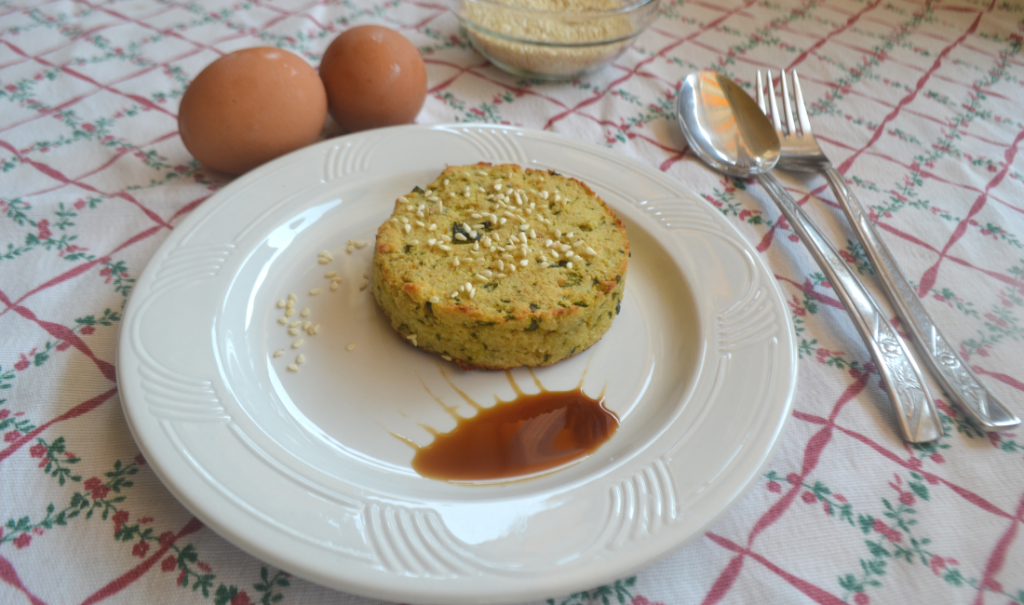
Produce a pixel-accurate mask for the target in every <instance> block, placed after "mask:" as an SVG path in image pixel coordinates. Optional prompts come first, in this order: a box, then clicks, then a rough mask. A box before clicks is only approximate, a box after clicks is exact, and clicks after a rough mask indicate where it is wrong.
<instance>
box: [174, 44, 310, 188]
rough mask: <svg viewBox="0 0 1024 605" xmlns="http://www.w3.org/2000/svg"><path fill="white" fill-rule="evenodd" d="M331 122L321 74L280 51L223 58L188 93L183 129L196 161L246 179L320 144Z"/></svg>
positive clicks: (181, 112) (181, 117) (251, 50)
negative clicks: (263, 166) (259, 169)
mask: <svg viewBox="0 0 1024 605" xmlns="http://www.w3.org/2000/svg"><path fill="white" fill-rule="evenodd" d="M326 118H327V93H326V92H325V91H324V86H323V83H322V82H321V81H320V78H319V76H317V73H316V70H314V69H313V68H312V67H310V66H309V64H308V63H306V61H305V60H303V59H302V57H299V56H298V55H296V54H294V53H291V52H288V51H286V50H281V49H280V48H271V47H259V48H246V49H244V50H238V51H235V52H233V53H231V54H228V55H224V56H223V57H221V58H219V59H217V60H216V61H214V62H213V63H211V64H209V65H208V66H207V67H206V69H204V70H203V71H201V72H199V75H198V76H196V79H195V80H193V81H192V83H191V84H190V85H189V87H188V90H186V91H185V96H183V97H182V99H181V108H180V109H179V111H178V131H179V132H180V133H181V140H182V142H183V143H185V148H186V149H188V150H189V152H190V153H191V154H192V155H193V156H195V158H196V159H197V160H199V161H200V162H202V163H203V164H206V165H207V166H209V167H211V168H214V169H216V170H221V171H223V172H227V173H228V174H242V173H243V172H246V171H248V170H251V169H252V168H255V167H256V166H259V165H260V164H263V163H264V162H267V161H269V160H272V159H274V158H276V157H278V156H280V155H283V154H285V153H288V152H289V151H294V150H296V149H299V148H300V147H304V146H306V145H309V144H310V143H312V142H314V141H316V139H317V137H318V136H319V135H320V131H321V129H322V128H323V125H324V120H325V119H326Z"/></svg>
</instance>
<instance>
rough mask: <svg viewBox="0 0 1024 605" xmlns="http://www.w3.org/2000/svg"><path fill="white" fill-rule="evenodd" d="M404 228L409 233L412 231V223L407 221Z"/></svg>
mask: <svg viewBox="0 0 1024 605" xmlns="http://www.w3.org/2000/svg"><path fill="white" fill-rule="evenodd" d="M402 228H403V229H405V232H406V233H409V232H410V231H412V225H410V224H409V223H406V224H405V225H403V226H402Z"/></svg>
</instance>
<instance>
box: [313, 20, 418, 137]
mask: <svg viewBox="0 0 1024 605" xmlns="http://www.w3.org/2000/svg"><path fill="white" fill-rule="evenodd" d="M320 78H321V79H323V81H324V87H325V88H327V100H328V102H329V103H330V106H331V115H333V116H334V119H335V120H337V121H338V123H339V124H341V127H342V128H344V129H345V130H346V131H348V132H355V131H357V130H366V129H368V128H377V127H380V126H391V125H393V124H408V123H409V122H412V121H413V120H414V119H415V118H416V114H418V113H419V112H420V109H421V108H422V107H423V101H424V100H425V99H426V98H427V68H426V66H425V65H424V64H423V59H422V58H421V57H420V52H419V50H418V49H417V48H416V47H415V46H413V44H412V42H409V40H407V39H406V38H405V37H404V36H402V34H399V33H398V32H396V31H393V30H390V29H388V28H386V27H381V26H379V25H360V26H359V27H353V28H352V29H349V30H346V31H345V32H343V33H342V34H341V35H340V36H338V37H337V38H335V39H334V42H331V45H330V46H328V47H327V52H325V53H324V58H323V60H322V61H321V62H320Z"/></svg>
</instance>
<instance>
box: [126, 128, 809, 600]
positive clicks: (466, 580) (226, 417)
mask: <svg viewBox="0 0 1024 605" xmlns="http://www.w3.org/2000/svg"><path fill="white" fill-rule="evenodd" d="M479 161H489V162H494V163H499V162H513V163H517V164H520V165H523V166H529V167H538V168H551V169H555V170H557V171H559V172H561V173H563V174H566V175H569V176H573V177H577V178H580V179H581V180H583V181H584V182H586V183H587V184H589V185H590V186H591V187H592V188H593V189H594V190H595V191H596V192H597V193H598V194H599V195H600V196H601V197H602V198H603V199H604V200H606V201H607V202H608V203H609V205H611V206H612V207H613V208H614V209H615V211H616V212H617V213H618V214H619V216H621V217H622V219H623V221H624V222H625V223H626V226H627V233H628V235H629V238H630V243H631V247H632V260H631V262H630V266H629V273H628V277H627V281H626V292H625V296H624V301H623V304H622V312H621V314H620V315H619V316H618V317H617V318H616V320H615V323H614V325H613V326H612V328H611V330H610V331H609V332H608V333H607V335H605V337H604V338H603V339H602V340H601V341H600V342H599V343H598V344H596V345H595V346H593V347H592V348H591V349H589V350H587V351H586V352H585V353H583V354H580V355H577V356H576V357H574V358H572V359H569V360H567V361H564V362H562V363H559V364H557V365H555V366H552V367H549V368H544V369H541V370H538V371H536V372H535V374H536V377H537V379H538V380H539V381H540V382H541V383H542V384H543V386H544V387H545V388H547V389H548V390H556V391H557V390H571V389H573V388H575V387H576V386H577V385H579V384H580V382H581V380H582V383H583V389H584V391H586V392H587V393H588V394H591V395H592V396H596V395H598V394H599V393H600V392H601V391H602V390H605V393H606V404H607V406H608V407H609V408H610V409H611V410H612V411H614V412H615V413H616V414H617V415H618V417H619V418H620V421H621V426H620V428H619V429H618V432H617V433H615V435H614V436H613V437H612V438H611V439H610V440H609V441H608V442H607V443H605V444H604V445H603V446H601V447H600V448H599V449H598V450H597V451H596V452H595V453H593V454H592V455H590V456H589V457H587V458H584V459H582V460H579V461H577V462H576V463H574V464H570V465H567V466H566V467H564V468H561V469H559V470H556V471H554V472H549V473H547V474H542V475H540V476H537V477H532V478H530V479H526V480H519V481H511V482H491V483H486V484H479V485H465V484H452V483H446V482H442V481H436V480H429V479H424V478H422V477H420V476H419V475H417V474H416V473H415V472H414V471H413V470H412V468H411V466H410V461H411V459H412V457H413V454H414V451H413V449H412V448H410V447H409V446H408V445H407V444H405V443H403V442H402V441H400V440H399V439H397V438H396V437H395V436H394V435H393V434H392V433H394V434H400V435H404V436H406V437H408V438H410V439H412V440H413V441H415V442H417V443H420V444H426V443H428V442H429V441H430V440H431V438H432V437H431V435H430V433H429V432H428V431H427V429H425V428H424V426H427V427H432V428H434V429H436V430H438V431H441V432H444V431H447V430H450V429H451V428H452V427H453V426H454V424H455V423H454V420H453V419H452V418H451V417H450V416H449V415H448V414H447V413H445V411H444V409H443V408H442V406H441V405H439V402H438V400H440V401H442V402H444V403H445V404H447V405H457V406H459V412H460V413H462V414H463V415H466V416H469V415H472V413H473V411H472V408H471V406H470V405H469V404H467V403H466V402H465V401H464V400H463V399H462V398H461V396H460V395H459V394H458V392H456V390H455V388H458V389H459V390H461V391H463V392H465V393H466V394H467V396H469V397H470V398H472V399H474V400H476V401H478V402H481V403H484V404H485V405H489V404H490V403H491V402H493V401H494V398H495V396H497V397H501V398H502V399H505V400H508V399H512V398H513V397H514V394H513V390H512V386H511V385H510V384H509V379H508V378H507V377H506V375H505V374H504V373H501V372H461V371H459V370H458V369H456V368H455V367H454V366H453V365H451V364H447V363H444V362H442V361H440V360H439V359H438V358H437V357H434V356H431V355H427V354H425V353H422V352H420V351H419V350H417V349H414V348H413V347H411V346H409V345H408V344H406V343H405V342H403V341H402V339H401V338H400V337H399V336H398V335H397V334H396V333H394V332H393V330H392V329H391V327H390V325H389V324H388V322H387V320H386V318H385V317H384V316H383V314H382V313H381V312H380V311H379V310H378V309H377V306H376V304H375V303H374V301H373V297H372V295H371V293H370V290H369V289H361V288H360V286H361V285H362V284H363V283H364V282H365V281H366V280H365V279H364V278H363V274H364V273H368V272H369V269H370V259H371V255H372V251H373V246H372V245H369V246H366V247H364V248H361V249H358V250H355V251H354V252H352V253H348V252H347V251H346V248H347V245H348V242H349V240H360V241H367V242H372V240H373V237H374V234H375V233H376V229H377V226H378V225H379V224H380V223H381V222H382V221H383V220H384V219H385V218H386V217H387V216H388V215H389V214H390V212H391V209H392V207H393V201H394V200H395V199H396V198H397V197H398V196H400V195H402V194H404V193H407V192H408V191H409V190H411V189H412V187H414V186H415V185H424V184H426V183H429V182H430V181H432V180H433V179H434V177H435V176H436V175H437V174H438V173H439V172H440V171H441V170H442V169H443V168H444V167H445V165H447V164H468V163H475V162H479ZM325 249H326V250H329V251H330V252H331V253H332V254H333V257H334V259H335V260H334V261H333V262H332V263H330V264H328V265H321V264H318V263H317V254H318V253H319V252H320V251H321V250H325ZM329 270H334V271H338V273H339V276H340V277H342V278H343V279H344V282H343V283H342V285H341V287H340V288H339V289H338V290H337V291H335V292H331V291H330V290H329V288H328V285H329V282H328V280H327V279H325V278H324V273H325V272H326V271H329ZM314 287H321V288H323V292H322V293H320V294H319V295H316V296H310V295H309V294H308V292H309V291H310V289H312V288H314ZM290 292H294V293H296V294H297V295H298V307H297V308H299V309H302V308H304V307H309V309H310V311H311V315H310V319H311V320H313V321H314V322H316V323H319V324H320V325H321V332H320V334H318V335H316V336H312V337H306V344H304V345H303V346H302V347H301V348H300V349H299V350H298V352H302V353H304V355H305V356H306V358H307V361H306V362H305V363H304V364H303V365H302V366H301V371H300V372H298V373H292V372H288V371H286V369H285V368H286V366H287V364H288V363H291V362H292V361H293V360H294V358H295V353H296V352H297V351H293V350H292V349H290V348H289V344H290V343H291V342H292V341H293V340H295V337H293V336H289V335H288V334H287V331H286V328H285V327H283V326H281V325H279V324H278V323H277V322H276V319H277V318H278V317H279V316H280V315H281V310H280V309H278V308H277V307H276V303H277V301H278V300H279V299H282V298H284V297H286V296H287V294H288V293H290ZM296 317H298V316H296ZM351 343H355V344H356V347H355V349H354V350H351V351H349V350H347V345H349V344H351ZM119 344H120V346H119V349H118V360H117V363H118V381H119V385H120V389H121V397H122V401H123V404H124V411H125V415H126V416H127V419H128V423H129V425H130V426H131V429H132V431H133V432H134V435H135V438H136V440H137V441H138V443H139V446H140V448H141V449H142V451H143V453H144V455H145V456H146V458H147V459H148V460H149V462H150V464H151V465H152V467H153V469H154V470H155V471H156V473H157V474H158V475H159V477H160V478H161V479H162V480H163V482H164V483H165V484H166V485H167V487H168V489H170V490H171V492H172V493H173V494H174V495H175V497H177V498H178V499H179V500H180V501H181V502H182V503H183V504H184V505H185V506H187V507H188V508H189V509H190V510H191V511H192V512H193V513H194V514H195V515H196V516H197V517H199V518H200V519H201V520H202V521H203V522H204V523H206V524H207V525H208V526H209V527H211V528H212V529H214V530H215V531H217V532H218V533H219V534H221V535H222V536H224V537H225V538H226V539H228V540H230V541H231V542H233V543H235V544H236V545H238V546H239V547H241V548H242V549H244V550H246V551H248V552H250V553H252V554H253V555H255V556H256V557H259V558H260V559H263V560H265V561H268V562H270V563H272V564H274V565H277V566H279V567H281V568H283V569H285V570H287V571H289V572H291V573H294V574H296V575H298V576H301V577H304V578H307V579H309V580H312V581H314V582H317V583H320V584H323V585H326V586H330V587H333V588H337V589H339V590H344V591H348V592H353V593H358V594H363V595H367V596H372V597H377V598H382V599H387V600H394V601H403V602H415V603H446V604H457V603H507V602H520V601H525V600H530V599H537V598H544V597H549V596H554V595H559V594H566V593H569V592H574V591H578V590H581V589H585V588H589V587H593V586H597V585H600V584H604V583H608V582H610V581H613V580H615V579H616V578H620V577H622V576H624V575H626V574H628V573H630V572H632V571H633V570H636V569H637V568H640V567H642V566H644V565H645V564H647V563H649V562H651V561H652V559H655V558H657V557H659V556H661V555H663V554H666V553H667V552H669V551H671V550H673V549H676V548H678V547H679V546H681V545H682V544H684V543H685V542H686V541H688V540H690V539H693V538H695V537H697V536H699V535H700V534H701V533H702V532H703V531H704V530H706V529H707V528H708V527H709V526H710V525H711V524H712V523H713V522H714V521H715V520H716V519H717V518H718V517H720V516H721V515H722V514H724V512H725V511H726V509H727V508H728V507H729V505H730V504H732V503H733V502H735V501H736V499H737V498H738V497H739V496H740V495H741V494H742V493H743V492H744V490H745V489H746V488H747V487H748V486H749V485H750V484H751V483H752V482H753V481H755V480H756V479H757V477H758V475H759V474H760V473H761V472H762V470H763V468H764V467H765V465H766V464H767V462H768V460H769V458H770V456H771V454H772V451H773V448H774V446H775V444H776V443H777V441H778V438H779V435H780V432H781V431H782V428H783V426H784V424H785V422H786V419H787V418H788V416H789V410H790V403H791V399H792V394H793V388H794V385H795V381H796V354H795V347H794V339H793V330H792V326H791V324H790V319H789V315H788V313H787V312H786V309H785V304H784V302H783V298H782V296H781V293H780V292H779V290H778V288H777V286H776V283H775V280H774V279H773V278H772V276H771V274H770V273H769V272H768V270H767V269H766V267H765V266H764V265H763V263H762V262H761V260H760V258H759V257H758V256H757V254H756V253H755V252H754V250H753V249H752V248H751V247H750V245H749V244H747V243H746V242H745V241H744V240H743V239H742V238H741V236H740V235H739V234H738V233H737V232H736V231H735V230H734V229H733V227H732V226H731V225H729V223H728V222H726V221H725V219H724V218H722V217H721V216H720V215H719V214H718V213H717V212H716V211H715V210H714V209H712V208H711V207H710V206H708V205H707V204H706V203H704V202H702V201H701V200H699V199H698V198H697V197H696V196H694V195H693V194H691V193H689V192H688V191H687V190H686V189H685V188H684V187H682V186H681V185H680V184H679V183H677V182H675V181H673V180H672V179H670V178H668V177H666V176H664V175H663V174H661V173H660V172H658V171H657V170H654V169H652V168H650V167H648V166H645V165H642V164H639V163H637V162H635V161H632V160H629V159H626V158H623V157H620V156H618V155H616V154H615V153H613V152H611V151H609V150H606V149H603V148H599V147H596V146H591V145H589V144H582V143H579V142H576V141H571V140H568V139H565V138H562V137H559V136H555V135H551V134H546V133H538V132H531V131H525V130H519V129H515V128H506V127H494V126H471V125H449V126H407V127H396V128H389V129H384V130H376V131H370V132H365V133H360V134H356V135H350V136H345V137H341V138H337V139H332V140H329V141H324V142H323V143H320V144H317V145H314V146H312V147H309V148H306V149H303V150H300V151H297V152H295V153H293V154H290V155H288V156H286V157H283V158H281V159H278V160H276V161H274V162H272V163H270V164H267V165H265V166H263V167H261V168H259V169H257V170H254V171H253V172H251V173H249V174H247V175H245V176H244V177H242V178H240V179H238V180H236V181H235V182H233V183H231V184H230V185H229V186H227V187H225V188H224V190H222V191H220V192H219V193H217V194H216V195H215V196H213V197H212V198H211V199H209V200H208V201H206V202H205V203H204V204H203V205H202V206H200V207H199V208H198V209H197V210H195V211H194V212H193V213H192V214H191V216H189V217H188V218H187V219H186V220H185V221H184V222H183V223H182V224H181V226H179V227H178V228H177V229H175V230H174V233H172V234H171V235H170V237H168V238H167V241H166V242H164V244H163V245H162V246H161V247H160V249H159V250H158V251H157V253H156V254H155V256H154V257H153V259H152V261H151V262H150V264H149V266H148V267H147V268H146V271H145V272H144V273H143V275H142V276H141V277H140V279H139V281H138V284H137V286H136V288H135V293H134V295H133V296H132V298H131V301H130V302H129V304H128V308H127V311H126V315H125V321H124V324H123V326H122V329H121V334H120V343H119ZM281 348H284V349H286V350H287V353H286V354H285V355H284V356H282V357H280V358H274V357H273V353H274V352H275V351H276V350H278V349H281ZM512 378H513V379H514V380H515V381H516V382H517V383H518V385H520V386H521V387H523V388H524V389H525V390H526V391H527V392H531V391H536V390H537V387H536V386H535V383H534V382H533V378H532V377H531V376H530V374H529V373H528V372H527V371H525V370H517V371H515V372H513V373H512ZM449 381H450V382H449ZM435 397H436V399H435Z"/></svg>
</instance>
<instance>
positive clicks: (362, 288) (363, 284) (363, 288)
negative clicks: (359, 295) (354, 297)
mask: <svg viewBox="0 0 1024 605" xmlns="http://www.w3.org/2000/svg"><path fill="white" fill-rule="evenodd" d="M365 289H366V282H363V283H362V284H360V285H359V291H360V292H362V291H363V290H365Z"/></svg>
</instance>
